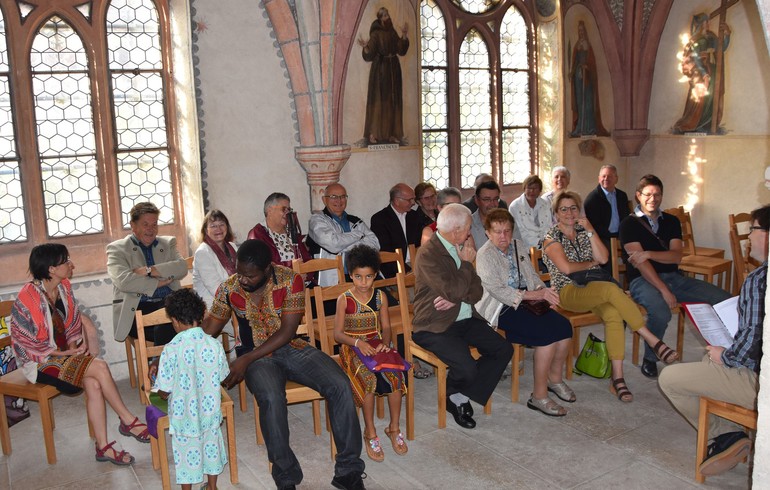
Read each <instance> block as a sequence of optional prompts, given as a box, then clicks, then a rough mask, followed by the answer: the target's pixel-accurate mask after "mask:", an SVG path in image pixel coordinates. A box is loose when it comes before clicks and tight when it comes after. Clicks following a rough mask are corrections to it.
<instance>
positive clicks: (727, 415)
mask: <svg viewBox="0 0 770 490" xmlns="http://www.w3.org/2000/svg"><path fill="white" fill-rule="evenodd" d="M710 415H715V416H717V417H722V418H724V419H727V420H730V421H732V422H735V423H736V424H740V425H742V426H744V427H745V428H746V429H747V430H748V429H751V430H756V429H757V415H758V412H757V411H756V410H749V409H748V408H743V407H741V406H740V405H734V404H732V403H727V402H723V401H720V400H713V399H711V398H708V397H705V396H701V397H700V412H699V414H698V442H697V445H696V450H695V481H697V482H698V483H703V482H705V481H706V476H705V475H704V474H703V473H701V472H700V465H701V463H702V462H703V460H704V459H706V450H707V449H708V438H709V437H708V433H709V416H710Z"/></svg>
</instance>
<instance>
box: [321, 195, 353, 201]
mask: <svg viewBox="0 0 770 490" xmlns="http://www.w3.org/2000/svg"><path fill="white" fill-rule="evenodd" d="M325 197H326V199H328V200H330V201H340V200H342V199H347V198H348V195H347V194H340V195H339V196H338V195H337V194H329V195H328V196H325Z"/></svg>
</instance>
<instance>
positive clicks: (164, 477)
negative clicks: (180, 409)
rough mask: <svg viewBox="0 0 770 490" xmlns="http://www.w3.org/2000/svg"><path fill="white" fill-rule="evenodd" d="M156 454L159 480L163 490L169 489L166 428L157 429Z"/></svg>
mask: <svg viewBox="0 0 770 490" xmlns="http://www.w3.org/2000/svg"><path fill="white" fill-rule="evenodd" d="M158 455H159V458H158V459H159V460H160V463H159V464H160V480H161V482H162V484H163V490H171V477H170V476H169V471H168V452H167V449H166V430H165V429H163V430H160V429H158Z"/></svg>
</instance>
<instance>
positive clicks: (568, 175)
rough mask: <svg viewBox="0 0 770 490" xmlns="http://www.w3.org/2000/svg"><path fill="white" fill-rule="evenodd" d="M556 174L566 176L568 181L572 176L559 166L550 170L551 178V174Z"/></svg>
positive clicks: (565, 168)
mask: <svg viewBox="0 0 770 490" xmlns="http://www.w3.org/2000/svg"><path fill="white" fill-rule="evenodd" d="M556 172H561V173H563V174H564V175H566V176H567V178H568V179H571V178H572V174H570V173H569V169H568V168H567V167H565V166H564V165H559V166H558V167H554V168H553V169H551V176H553V174H555V173H556Z"/></svg>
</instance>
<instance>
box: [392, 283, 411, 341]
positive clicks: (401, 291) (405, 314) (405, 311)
mask: <svg viewBox="0 0 770 490" xmlns="http://www.w3.org/2000/svg"><path fill="white" fill-rule="evenodd" d="M396 285H397V287H398V295H399V297H401V298H405V300H404V301H401V302H399V304H398V309H399V311H400V312H401V325H402V326H401V329H402V332H403V334H404V345H405V346H406V349H409V347H408V346H409V341H411V340H412V315H411V314H410V313H409V307H410V302H409V301H408V300H406V298H409V292H408V289H409V288H412V289H414V287H415V279H414V274H404V273H403V272H399V273H398V274H396Z"/></svg>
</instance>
